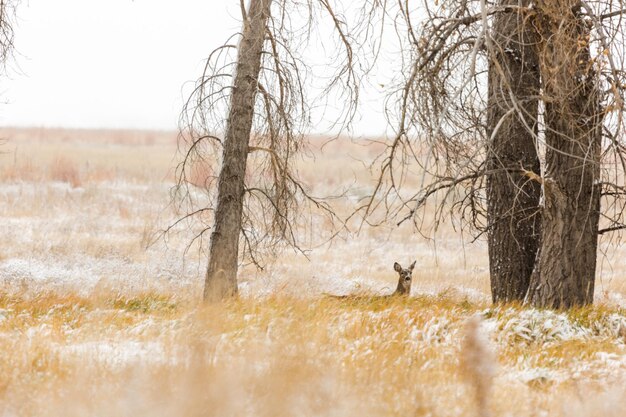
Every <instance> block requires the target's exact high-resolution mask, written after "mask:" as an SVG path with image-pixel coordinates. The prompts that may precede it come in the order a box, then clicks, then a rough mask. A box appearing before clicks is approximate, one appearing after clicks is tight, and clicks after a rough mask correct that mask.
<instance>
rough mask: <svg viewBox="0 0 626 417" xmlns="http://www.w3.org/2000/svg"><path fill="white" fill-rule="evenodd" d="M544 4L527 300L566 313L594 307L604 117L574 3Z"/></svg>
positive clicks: (540, 22)
mask: <svg viewBox="0 0 626 417" xmlns="http://www.w3.org/2000/svg"><path fill="white" fill-rule="evenodd" d="M544 1H545V3H543V4H541V3H539V4H538V9H539V11H540V16H541V19H540V20H538V21H537V26H538V27H539V30H540V31H541V33H542V38H543V42H542V48H541V50H540V56H541V74H542V79H543V88H544V95H545V102H546V106H545V122H546V146H547V150H546V168H545V173H544V179H543V200H544V204H543V208H542V221H543V230H542V238H541V249H540V257H539V260H538V262H537V265H536V269H535V271H534V272H533V275H532V279H531V285H530V288H529V293H528V299H529V301H530V303H531V304H532V305H533V306H536V307H542V308H543V307H545V308H569V307H572V306H578V305H585V304H590V303H592V302H593V292H594V285H595V272H596V252H597V241H598V221H599V212H600V191H601V190H600V184H599V179H600V146H601V135H602V130H601V129H602V112H601V105H600V95H599V93H598V91H597V87H596V85H597V80H596V78H597V77H596V73H595V72H594V68H593V62H592V60H591V57H590V54H589V46H588V42H589V28H588V27H587V26H586V25H585V22H584V20H583V18H582V16H581V15H580V11H579V6H578V1H577V0H567V1H562V2H552V1H547V0H544Z"/></svg>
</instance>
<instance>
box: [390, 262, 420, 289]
mask: <svg viewBox="0 0 626 417" xmlns="http://www.w3.org/2000/svg"><path fill="white" fill-rule="evenodd" d="M414 267H415V261H414V262H413V263H412V264H411V265H410V266H409V267H408V268H406V269H405V268H402V267H401V266H400V264H399V263H397V262H396V263H394V264H393V269H394V271H396V272H397V273H398V275H399V278H398V288H396V294H407V295H408V294H409V293H410V292H411V283H412V282H413V268H414Z"/></svg>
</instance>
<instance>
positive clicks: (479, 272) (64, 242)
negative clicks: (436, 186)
mask: <svg viewBox="0 0 626 417" xmlns="http://www.w3.org/2000/svg"><path fill="white" fill-rule="evenodd" d="M0 137H3V138H6V139H7V141H6V143H5V144H4V145H2V146H3V150H4V151H5V153H4V154H1V155H0V196H1V197H0V234H1V235H2V236H3V239H2V240H0V279H1V280H2V284H1V285H0V415H7V416H13V415H15V416H43V415H45V416H85V415H98V416H138V415H141V416H150V417H151V416H172V415H176V416H206V415H216V416H217V415H219V416H283V415H303V416H319V415H325V416H365V417H367V416H473V415H476V412H477V408H476V405H475V403H474V401H473V397H472V396H473V394H472V393H473V392H474V390H473V388H474V386H473V383H472V382H471V381H468V380H467V378H464V375H465V373H467V370H466V371H465V373H464V371H463V369H462V367H461V362H462V358H463V357H464V355H466V357H469V356H467V352H466V351H464V349H467V348H463V337H464V336H463V335H464V329H465V327H466V322H467V320H468V319H470V318H471V317H474V316H476V315H479V316H480V317H481V319H482V321H483V325H482V327H481V328H480V329H481V330H480V331H481V332H482V334H483V335H484V336H486V337H487V338H488V340H489V342H488V343H489V344H490V347H491V348H492V349H493V350H494V351H495V356H494V357H495V358H496V359H494V363H493V366H494V371H495V374H494V379H493V385H492V389H491V391H490V392H489V394H488V395H489V401H488V402H487V404H488V411H489V412H491V415H493V416H524V417H525V416H529V417H530V416H557V417H560V416H563V417H566V416H567V417H569V416H574V417H576V416H591V417H595V416H603V417H604V416H608V417H613V416H615V417H617V416H623V415H626V410H625V407H626V405H625V404H624V401H623V398H624V394H626V392H625V389H624V386H625V384H624V383H625V382H626V381H625V377H624V375H625V374H626V359H625V358H626V347H625V343H626V340H624V337H623V333H621V330H620V325H623V326H626V314H625V312H624V311H623V310H622V309H621V308H623V307H620V305H623V299H624V297H626V268H625V265H624V264H623V263H620V261H619V259H624V258H623V257H622V258H620V256H622V255H623V249H617V251H616V258H615V259H616V261H614V262H613V264H612V269H609V268H607V269H606V270H602V271H601V273H600V279H599V286H598V292H597V294H598V296H597V301H598V303H597V305H596V306H593V307H587V308H584V309H578V310H572V311H569V312H566V313H559V312H557V313H554V312H545V311H534V310H527V309H525V308H523V307H522V306H519V305H505V306H498V307H496V308H493V307H491V306H490V303H489V297H488V294H489V287H488V269H487V263H486V250H485V247H484V244H483V243H481V242H478V243H476V244H465V245H462V244H461V242H460V239H459V237H458V235H457V234H455V232H454V231H453V230H452V228H448V227H445V226H444V228H442V229H441V230H440V231H439V234H438V236H437V237H438V239H437V240H436V241H428V240H425V239H423V238H422V237H420V236H418V235H417V234H415V233H414V231H413V230H412V229H411V228H410V227H403V228H400V229H398V228H396V227H394V226H393V225H383V226H382V227H380V228H376V229H370V228H365V229H363V231H362V233H361V234H360V235H358V236H341V239H339V240H337V241H335V242H334V243H333V244H332V245H330V246H323V247H320V248H317V249H316V250H315V251H313V252H312V253H311V254H310V262H306V261H304V260H303V258H302V257H299V256H296V255H294V254H291V253H284V254H280V256H279V257H278V259H277V260H276V261H275V262H274V263H272V264H270V265H268V267H267V268H266V270H265V271H263V272H259V271H255V270H254V269H252V268H249V267H247V268H243V269H242V270H241V274H240V282H241V293H242V296H241V297H240V299H238V300H233V301H231V302H227V303H224V304H220V305H215V306H203V305H201V304H200V302H199V297H200V294H201V285H202V275H203V268H204V262H205V260H204V255H203V254H202V253H201V252H198V251H197V249H198V248H197V246H193V247H192V248H191V251H190V252H189V253H188V255H187V257H186V258H185V262H183V252H184V250H185V248H186V245H187V242H188V238H189V236H190V235H191V234H192V233H193V232H194V231H197V229H194V228H195V227H197V226H194V225H190V226H189V229H182V230H179V231H178V232H179V233H177V234H173V235H171V236H169V238H168V240H167V242H165V241H163V240H157V241H156V243H154V238H155V236H156V235H157V233H158V231H159V230H161V229H162V228H163V227H164V226H166V225H167V224H169V223H170V222H171V221H172V220H173V219H175V218H176V217H177V216H179V215H180V213H177V212H176V210H175V208H174V207H172V206H169V205H168V202H169V198H170V195H169V187H170V186H171V185H172V178H173V177H172V172H173V167H174V165H175V158H174V155H175V153H176V145H175V135H174V134H172V133H167V132H165V133H160V132H94V131H64V130H53V131H48V130H38V129H32V130H19V129H4V130H2V131H1V132H0ZM322 142H323V141H322V140H318V141H317V142H316V143H315V144H314V146H313V150H312V152H313V153H314V154H315V155H316V158H317V160H316V162H315V163H311V162H306V163H303V164H302V166H301V167H300V172H301V173H302V175H303V176H304V177H305V178H308V179H309V180H310V182H311V183H312V184H313V186H314V187H316V189H317V190H321V191H333V190H336V189H340V188H342V187H345V186H348V185H351V184H355V185H356V191H355V193H357V194H358V192H360V191H359V190H361V191H362V192H363V193H364V192H365V191H366V190H367V187H368V186H369V183H368V180H369V179H370V178H371V174H370V173H368V172H367V171H364V170H363V169H362V168H363V164H362V163H361V162H359V161H360V160H361V161H364V160H367V159H368V158H371V157H372V155H373V153H375V152H378V150H379V148H377V149H374V148H366V147H362V146H360V145H358V144H354V143H350V142H346V141H342V140H339V141H335V142H331V143H330V144H328V145H327V146H326V147H325V148H324V150H323V153H322V151H321V149H320V146H319V145H320V144H321V143H322ZM346 161H350V162H349V163H346ZM337 167H340V169H336V168H337ZM320 172H324V173H326V174H328V175H325V176H324V177H321V178H320V175H319V173H320ZM194 181H200V179H199V178H196V179H194ZM349 209H350V206H349V202H345V201H344V202H342V203H341V206H340V207H339V210H340V211H343V212H347V211H348V210H349ZM150 243H152V245H150V246H149V247H148V244H150ZM415 259H417V267H416V270H415V271H414V278H415V282H414V284H413V296H412V297H410V298H402V297H389V298H382V297H377V296H373V294H381V293H389V292H391V291H392V290H393V288H395V283H396V276H395V273H394V272H393V270H392V265H393V262H394V261H399V262H401V263H406V262H407V261H411V260H415ZM326 292H329V293H357V292H360V293H362V294H364V295H365V296H362V297H355V298H346V299H336V298H332V297H325V296H323V295H322V294H323V293H326ZM623 331H624V332H626V327H624V330H623ZM466 366H467V364H466Z"/></svg>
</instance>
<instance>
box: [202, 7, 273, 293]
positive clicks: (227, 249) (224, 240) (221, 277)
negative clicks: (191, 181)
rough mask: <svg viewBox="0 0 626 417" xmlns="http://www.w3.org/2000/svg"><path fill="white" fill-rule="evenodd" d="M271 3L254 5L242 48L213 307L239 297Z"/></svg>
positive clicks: (223, 180)
mask: <svg viewBox="0 0 626 417" xmlns="http://www.w3.org/2000/svg"><path fill="white" fill-rule="evenodd" d="M271 3H272V0H250V5H249V7H248V12H247V17H246V18H245V20H244V27H243V35H242V38H241V41H240V44H239V51H238V55H237V70H236V74H235V83H234V88H233V90H232V96H231V103H230V112H229V115H228V121H227V126H226V137H225V139H224V150H223V158H222V170H221V171H220V175H219V180H218V197H217V198H218V200H217V208H216V211H215V225H214V228H213V232H212V234H211V245H210V252H209V265H208V268H207V274H206V281H205V287H204V300H205V301H209V302H214V301H219V300H222V299H224V298H227V297H230V296H233V295H235V294H236V293H237V267H238V259H239V235H240V232H241V222H242V219H241V215H242V210H243V198H244V179H245V173H246V160H247V157H248V144H249V142H250V132H251V130H252V121H253V118H254V105H255V100H256V94H257V86H258V79H259V73H260V69H261V55H262V52H263V44H264V41H265V29H266V24H267V20H268V19H269V16H270V7H271Z"/></svg>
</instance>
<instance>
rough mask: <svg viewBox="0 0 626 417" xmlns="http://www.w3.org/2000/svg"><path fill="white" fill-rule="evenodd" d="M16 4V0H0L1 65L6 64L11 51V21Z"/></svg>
mask: <svg viewBox="0 0 626 417" xmlns="http://www.w3.org/2000/svg"><path fill="white" fill-rule="evenodd" d="M18 4H19V1H17V0H0V63H1V64H2V65H6V63H7V61H8V60H9V58H10V57H11V54H12V53H13V46H14V44H13V40H14V31H13V22H14V18H15V13H16V8H17V5H18Z"/></svg>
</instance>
